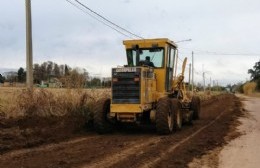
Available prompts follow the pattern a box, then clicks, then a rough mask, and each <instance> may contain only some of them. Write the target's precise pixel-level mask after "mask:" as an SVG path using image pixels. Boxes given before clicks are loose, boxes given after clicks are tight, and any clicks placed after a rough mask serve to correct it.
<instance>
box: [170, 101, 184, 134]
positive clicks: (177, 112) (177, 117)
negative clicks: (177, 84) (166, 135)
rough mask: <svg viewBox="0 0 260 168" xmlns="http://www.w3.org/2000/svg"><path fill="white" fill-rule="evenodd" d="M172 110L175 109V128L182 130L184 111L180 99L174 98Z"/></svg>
mask: <svg viewBox="0 0 260 168" xmlns="http://www.w3.org/2000/svg"><path fill="white" fill-rule="evenodd" d="M171 102H172V111H173V129H174V130H175V131H177V130H181V127H182V112H181V110H180V103H179V101H178V99H172V101H171Z"/></svg>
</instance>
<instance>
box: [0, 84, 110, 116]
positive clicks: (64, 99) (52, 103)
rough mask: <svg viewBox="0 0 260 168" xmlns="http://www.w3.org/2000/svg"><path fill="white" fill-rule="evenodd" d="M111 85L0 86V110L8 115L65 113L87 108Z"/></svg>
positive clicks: (106, 94)
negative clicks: (30, 87)
mask: <svg viewBox="0 0 260 168" xmlns="http://www.w3.org/2000/svg"><path fill="white" fill-rule="evenodd" d="M109 96H110V89H49V88H44V89H39V88H35V89H34V92H33V94H32V93H31V92H30V91H28V90H27V89H25V88H15V87H0V111H1V112H2V113H3V112H4V113H5V114H6V115H7V117H19V116H24V115H38V116H46V115H51V116H52V115H54V116H55V115H56V116H60V115H65V114H68V113H72V112H75V111H76V110H79V111H80V110H82V109H86V108H87V109H88V110H90V109H89V108H91V107H92V106H93V103H94V102H95V101H96V100H97V99H99V98H102V97H109Z"/></svg>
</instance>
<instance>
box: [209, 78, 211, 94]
mask: <svg viewBox="0 0 260 168" xmlns="http://www.w3.org/2000/svg"><path fill="white" fill-rule="evenodd" d="M209 91H211V77H210V83H209Z"/></svg>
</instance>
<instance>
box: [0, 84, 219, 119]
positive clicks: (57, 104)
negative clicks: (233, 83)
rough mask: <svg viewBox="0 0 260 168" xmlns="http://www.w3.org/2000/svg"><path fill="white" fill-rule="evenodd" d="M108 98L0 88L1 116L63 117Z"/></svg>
mask: <svg viewBox="0 0 260 168" xmlns="http://www.w3.org/2000/svg"><path fill="white" fill-rule="evenodd" d="M218 94H221V92H209V91H207V92H197V93H196V95H198V96H199V97H200V98H201V100H202V101H204V100H207V99H210V97H212V96H215V95H218ZM110 95H111V90H110V89H53V88H44V89H40V88H35V89H34V92H33V94H32V93H31V92H29V91H28V90H27V89H26V88H16V87H0V112H2V113H3V112H4V113H5V115H6V116H7V117H19V116H24V115H37V116H43V117H44V116H62V115H66V114H69V113H76V112H77V111H79V112H84V110H85V111H91V109H92V108H93V105H94V102H95V101H96V100H98V99H100V98H102V97H110Z"/></svg>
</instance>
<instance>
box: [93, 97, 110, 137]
mask: <svg viewBox="0 0 260 168" xmlns="http://www.w3.org/2000/svg"><path fill="white" fill-rule="evenodd" d="M109 112H110V99H101V100H99V101H97V103H96V105H95V107H94V128H95V130H96V131H97V132H98V133H100V134H105V133H109V132H111V131H112V125H111V123H110V122H109V121H108V118H107V115H108V114H109Z"/></svg>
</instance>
